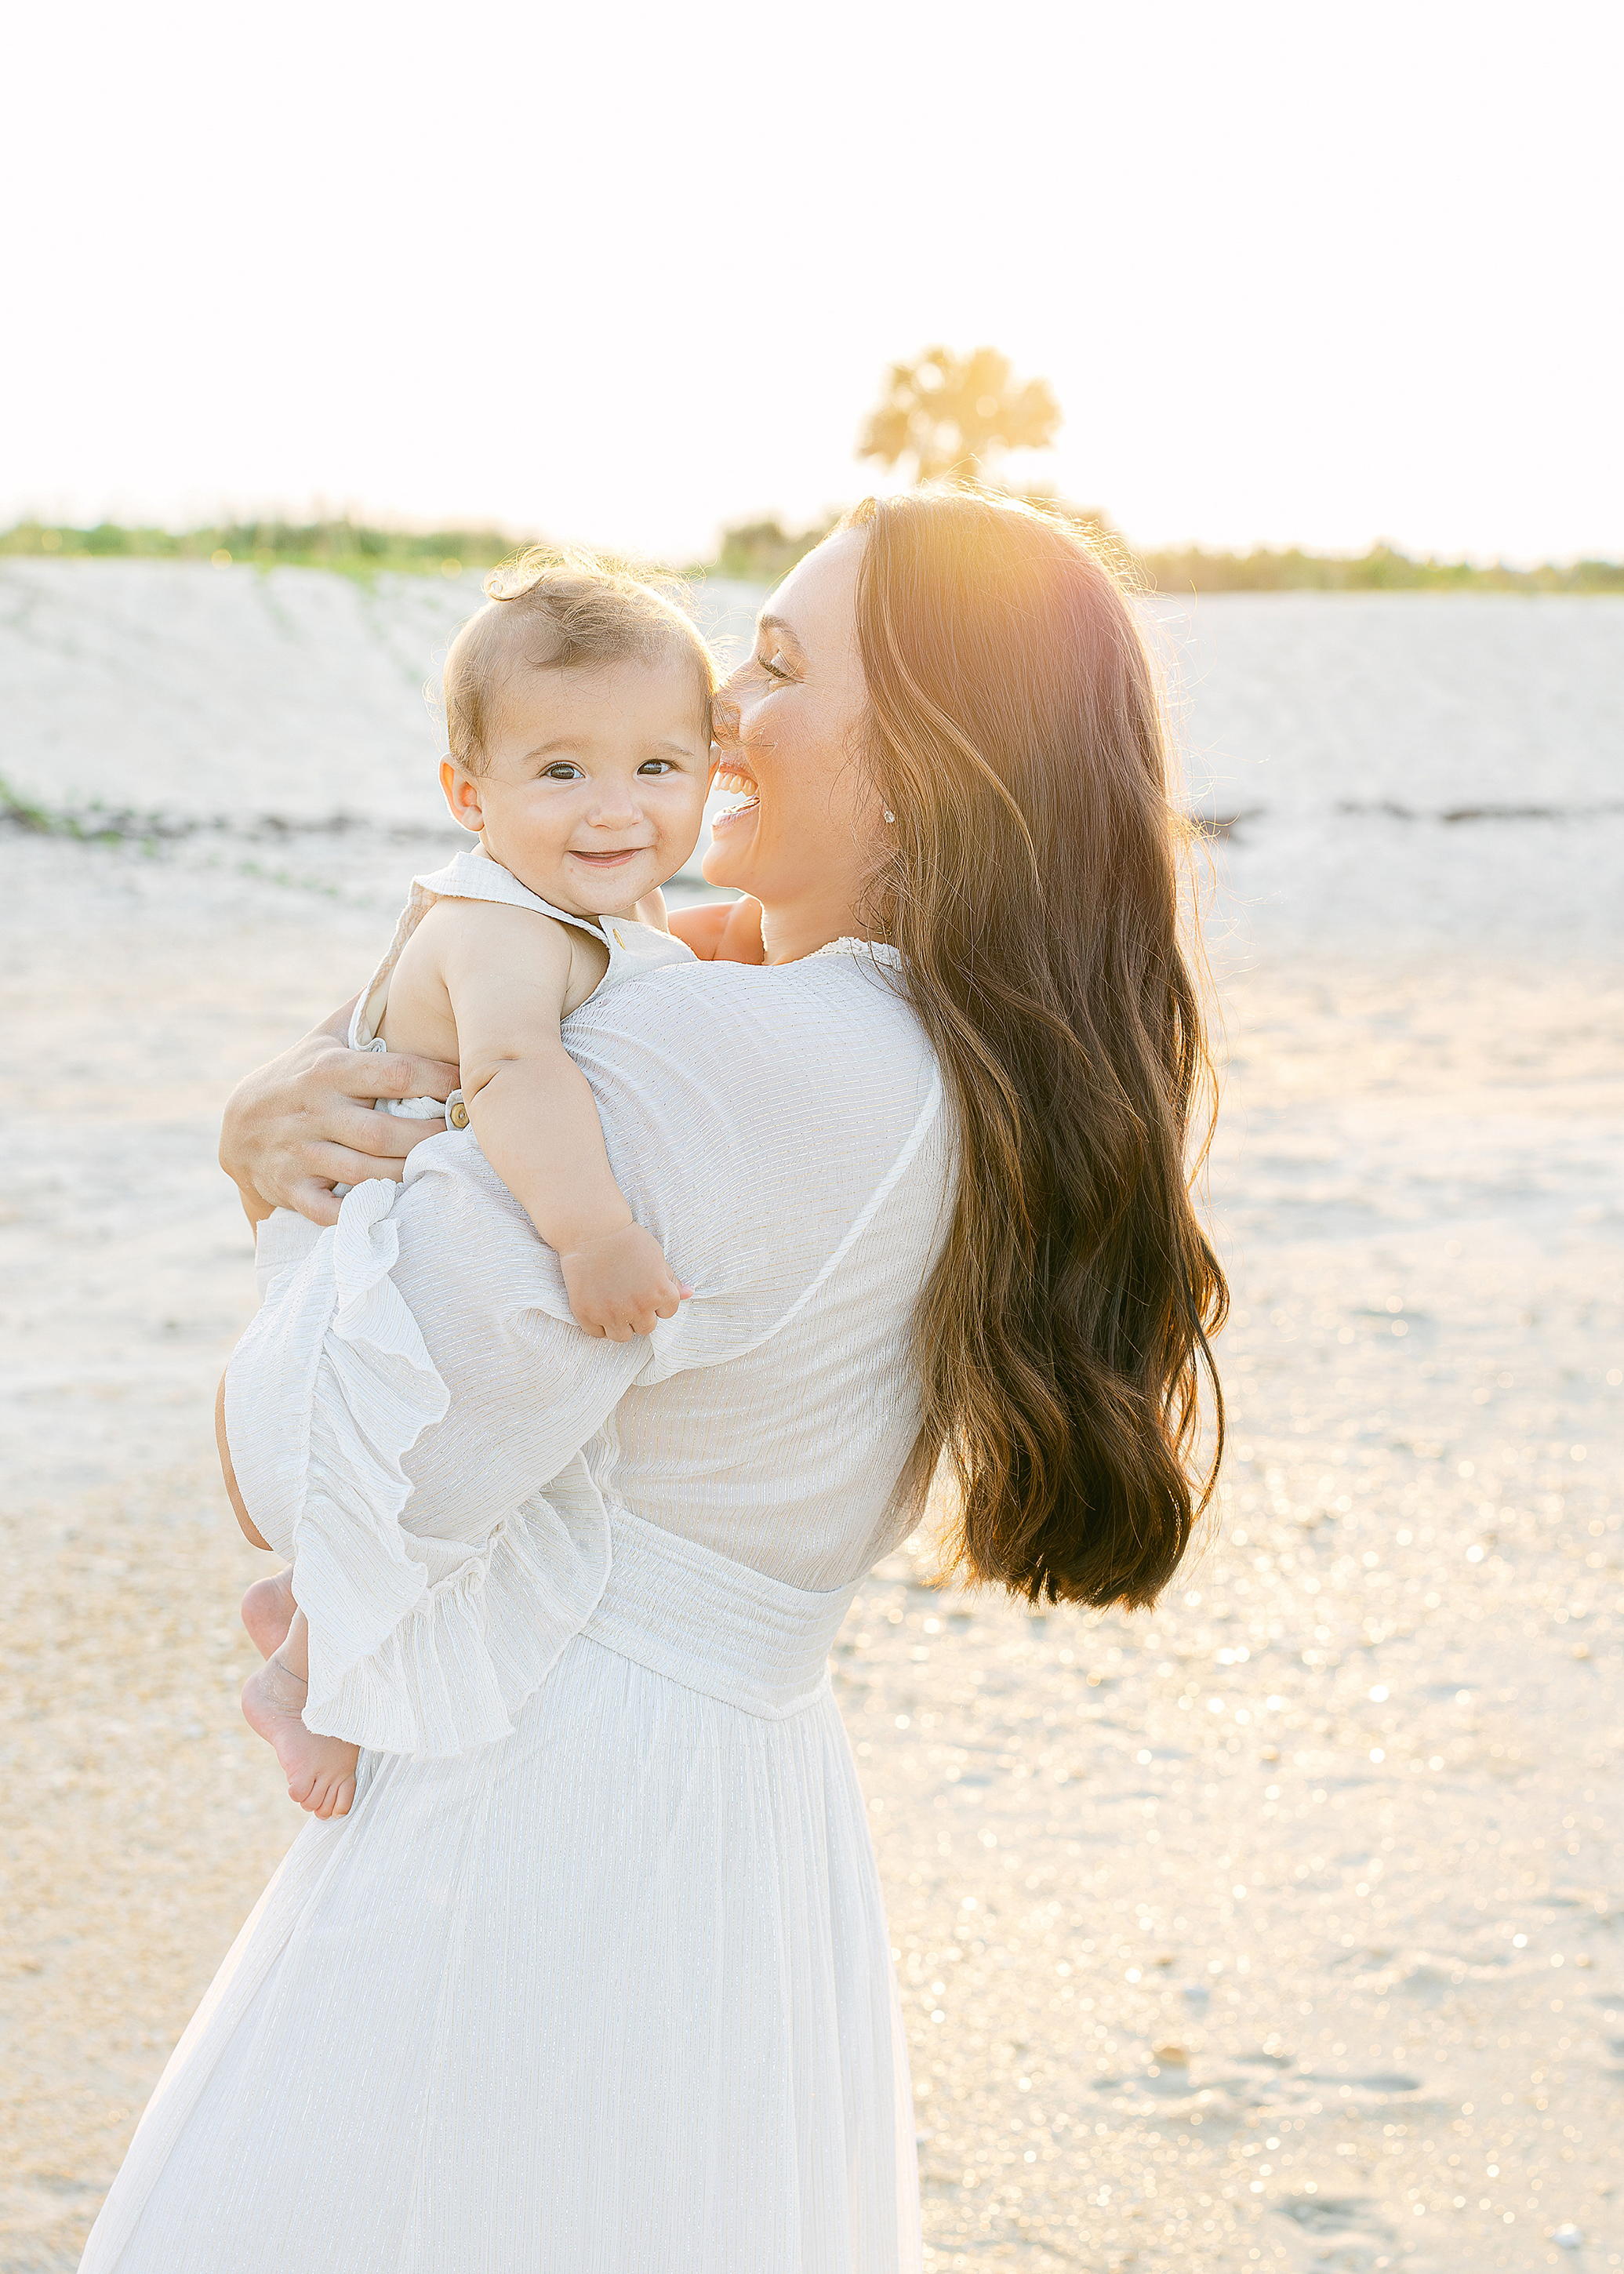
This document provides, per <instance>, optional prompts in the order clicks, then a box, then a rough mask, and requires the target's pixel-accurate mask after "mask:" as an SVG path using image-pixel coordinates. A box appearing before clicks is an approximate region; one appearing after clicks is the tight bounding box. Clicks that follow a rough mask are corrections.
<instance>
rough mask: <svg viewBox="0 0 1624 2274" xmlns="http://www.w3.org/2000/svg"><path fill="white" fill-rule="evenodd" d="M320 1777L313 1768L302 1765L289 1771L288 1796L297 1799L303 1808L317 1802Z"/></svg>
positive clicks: (290, 1798) (311, 1806) (310, 1806)
mask: <svg viewBox="0 0 1624 2274" xmlns="http://www.w3.org/2000/svg"><path fill="white" fill-rule="evenodd" d="M317 1784H318V1779H317V1775H316V1772H315V1770H314V1769H312V1768H305V1767H303V1766H300V1767H298V1768H291V1769H289V1771H288V1797H289V1800H297V1803H298V1804H299V1806H300V1807H301V1808H313V1807H314V1806H315V1804H316V1797H317Z"/></svg>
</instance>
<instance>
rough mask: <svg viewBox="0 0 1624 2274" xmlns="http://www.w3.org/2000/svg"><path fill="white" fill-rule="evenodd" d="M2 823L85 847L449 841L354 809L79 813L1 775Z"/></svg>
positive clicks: (95, 809)
mask: <svg viewBox="0 0 1624 2274" xmlns="http://www.w3.org/2000/svg"><path fill="white" fill-rule="evenodd" d="M0 825H4V826H8V827H10V828H11V829H13V830H16V831H20V832H24V833H26V834H28V835H32V836H36V837H68V838H73V839H76V840H78V841H79V842H80V843H81V844H86V845H98V844H150V843H153V842H154V841H160V840H173V839H180V838H186V837H199V836H232V837H245V838H271V839H283V840H286V839H291V838H296V837H342V835H344V833H345V832H347V831H349V830H352V829H358V830H365V832H366V833H367V834H368V835H369V836H372V837H384V838H389V839H391V840H397V841H402V842H409V841H411V840H417V839H423V840H434V841H440V842H443V841H447V839H448V834H449V832H447V831H446V830H444V829H436V828H432V827H431V826H429V825H427V824H426V823H419V822H391V823H379V822H376V821H372V820H369V819H367V817H365V815H362V814H356V813H333V814H328V815H327V816H325V817H323V818H322V819H320V820H317V821H285V820H284V819H283V818H282V816H281V815H280V814H275V813H261V814H257V815H254V816H253V817H251V818H248V819H237V820H234V819H232V818H231V817H229V815H226V814H216V815H214V816H213V817H207V818H203V819H196V818H192V819H189V818H186V817H182V816H180V815H177V814H168V813H139V812H137V811H135V810H134V809H133V808H130V807H122V808H119V809H116V810H113V809H106V808H103V807H101V806H95V805H91V806H85V807H81V808H80V809H79V810H78V811H70V810H68V809H61V810H53V809H51V808H50V807H49V806H44V805H41V804H39V803H38V802H36V801H35V800H34V799H33V798H28V797H25V796H23V795H22V794H20V793H19V791H17V790H15V789H13V788H12V787H11V783H10V782H8V781H7V780H6V779H4V776H0Z"/></svg>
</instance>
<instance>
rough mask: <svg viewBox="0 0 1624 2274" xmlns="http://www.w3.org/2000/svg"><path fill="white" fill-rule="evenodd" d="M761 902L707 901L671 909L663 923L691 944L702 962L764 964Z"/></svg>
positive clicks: (689, 945) (676, 936)
mask: <svg viewBox="0 0 1624 2274" xmlns="http://www.w3.org/2000/svg"><path fill="white" fill-rule="evenodd" d="M761 915H762V912H761V902H760V901H759V900H751V899H750V898H749V897H748V894H747V895H746V897H745V898H744V899H743V900H707V901H705V902H703V904H702V905H701V906H700V907H691V908H674V909H673V911H672V914H671V915H670V918H669V920H668V922H667V924H666V929H667V930H668V931H669V932H670V933H671V934H672V936H673V938H676V939H680V941H681V942H682V944H683V945H684V946H685V947H691V948H692V949H693V951H694V953H695V955H696V956H697V957H698V958H699V960H700V961H701V962H702V963H764V962H765V961H766V960H767V957H766V951H765V950H764V949H763V945H762V928H761Z"/></svg>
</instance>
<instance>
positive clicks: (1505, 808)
mask: <svg viewBox="0 0 1624 2274" xmlns="http://www.w3.org/2000/svg"><path fill="white" fill-rule="evenodd" d="M1336 810H1337V811H1338V813H1380V814H1385V815H1386V816H1387V817H1388V818H1389V819H1390V820H1393V821H1441V822H1446V823H1454V822H1460V821H1594V820H1595V819H1597V818H1598V816H1600V815H1603V814H1609V813H1624V798H1608V799H1605V800H1604V801H1603V802H1601V803H1600V804H1598V805H1453V806H1446V807H1445V808H1444V809H1442V811H1440V812H1437V813H1424V812H1417V810H1416V809H1415V808H1414V807H1413V806H1408V805H1399V804H1397V803H1395V802H1394V801H1393V800H1392V799H1390V798H1382V799H1380V800H1379V801H1378V802H1375V803H1373V804H1368V805H1366V804H1359V803H1357V802H1354V801H1352V800H1350V799H1346V798H1344V799H1342V800H1341V801H1339V802H1338V804H1337V808H1336Z"/></svg>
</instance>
